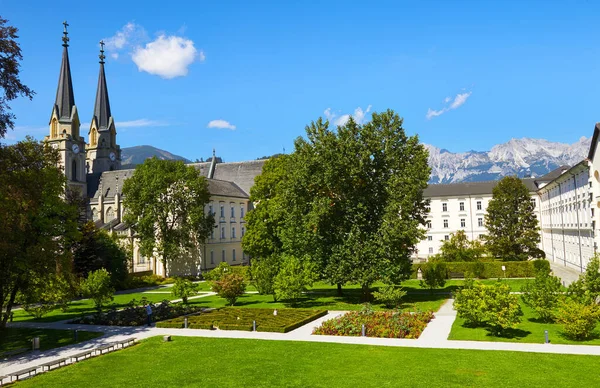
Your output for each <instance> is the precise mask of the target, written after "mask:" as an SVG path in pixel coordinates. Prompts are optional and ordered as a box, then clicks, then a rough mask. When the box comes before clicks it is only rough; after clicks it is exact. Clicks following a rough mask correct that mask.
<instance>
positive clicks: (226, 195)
mask: <svg viewBox="0 0 600 388" xmlns="http://www.w3.org/2000/svg"><path fill="white" fill-rule="evenodd" d="M64 24H65V27H64V31H63V38H62V40H63V51H62V61H61V65H60V73H59V79H58V88H57V92H56V100H55V102H54V105H53V107H52V113H51V115H50V122H49V135H48V136H46V137H45V139H44V140H45V141H46V142H47V143H48V144H49V145H50V146H52V147H53V148H55V149H57V150H58V151H59V153H60V157H61V159H60V165H61V167H62V168H63V171H64V172H65V175H66V178H67V185H68V187H69V188H70V189H72V190H75V191H77V192H79V193H81V195H82V196H84V197H85V198H86V199H87V215H88V218H89V219H90V220H92V221H94V222H95V223H96V225H97V226H98V227H99V228H102V229H106V230H109V231H114V232H116V233H117V234H118V235H120V236H121V237H123V241H124V243H127V244H131V246H132V247H133V258H132V262H131V269H132V271H134V272H140V271H152V272H153V273H155V274H157V275H161V276H166V275H169V276H172V275H197V274H199V273H201V272H202V271H204V270H208V269H211V268H214V267H216V266H217V265H218V264H219V263H220V262H227V263H229V264H231V265H241V264H247V263H248V257H247V255H245V254H244V252H243V251H242V246H241V240H242V237H243V236H244V233H245V231H246V225H245V220H244V217H245V215H246V213H247V212H248V210H250V207H251V204H250V201H249V197H250V194H249V193H250V187H251V186H252V185H253V184H254V178H255V177H256V176H257V175H259V174H260V173H261V171H262V166H263V164H264V161H263V160H257V161H248V162H235V163H217V162H216V160H217V158H216V157H213V158H212V161H211V162H206V163H195V164H191V165H192V166H194V167H195V168H197V169H198V170H199V171H200V172H201V174H202V175H203V176H204V177H206V178H207V181H208V189H209V192H210V202H209V203H208V204H207V206H206V212H212V213H214V214H215V227H214V229H213V231H212V233H211V235H210V236H209V238H208V239H207V241H206V242H205V243H204V244H202V245H201V246H198V247H197V248H196V249H193V250H192V251H190V252H189V254H188V255H186V257H181V258H180V259H179V260H177V262H176V263H172V264H170V266H169V273H168V274H165V273H164V270H163V265H162V262H161V257H160V256H158V255H154V256H152V257H144V256H142V255H141V254H140V252H139V248H138V246H137V243H136V239H135V235H134V234H133V232H132V231H131V229H130V228H129V227H128V226H127V225H126V224H125V223H123V221H122V217H123V213H124V210H125V209H124V208H123V194H122V188H123V183H124V181H125V180H127V178H129V177H130V176H131V175H132V174H133V172H134V170H133V169H123V168H122V166H121V148H120V147H119V145H118V143H117V128H116V122H115V119H114V118H113V116H112V112H111V108H110V101H109V94H108V87H107V81H106V74H105V70H104V65H105V62H104V59H105V56H104V51H103V43H102V42H100V44H101V49H100V55H99V59H100V61H99V64H100V71H99V75H98V87H97V90H96V100H95V104H94V111H93V113H92V118H91V122H90V127H89V129H88V136H87V139H88V141H87V142H86V140H85V139H84V138H83V137H82V136H81V134H80V125H81V122H80V120H79V112H78V110H77V105H76V104H75V95H74V92H73V82H72V78H71V67H70V62H69V50H68V47H69V37H68V32H67V26H68V24H66V22H65V23H64ZM213 155H214V151H213Z"/></svg>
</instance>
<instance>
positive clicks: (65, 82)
mask: <svg viewBox="0 0 600 388" xmlns="http://www.w3.org/2000/svg"><path fill="white" fill-rule="evenodd" d="M63 25H64V31H63V38H62V41H63V54H62V62H61V64H60V75H59V78H58V89H57V90H56V101H55V105H56V109H57V110H58V118H59V120H70V119H71V113H72V110H73V107H74V106H75V96H74V94H73V82H72V81H71V66H70V64H69V50H68V47H69V37H68V35H69V33H68V32H67V27H68V26H69V24H68V23H67V22H66V21H64V22H63Z"/></svg>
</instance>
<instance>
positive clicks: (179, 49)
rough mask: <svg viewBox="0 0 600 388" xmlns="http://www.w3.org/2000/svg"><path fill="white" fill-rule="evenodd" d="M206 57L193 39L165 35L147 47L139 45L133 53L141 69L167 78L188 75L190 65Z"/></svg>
mask: <svg viewBox="0 0 600 388" xmlns="http://www.w3.org/2000/svg"><path fill="white" fill-rule="evenodd" d="M204 58H205V57H204V53H202V52H200V54H198V50H196V48H195V47H194V42H193V41H191V40H189V39H185V38H182V37H179V36H165V35H160V36H159V37H158V38H157V39H156V40H155V41H153V42H150V43H147V44H146V46H145V47H137V48H136V49H135V50H134V51H133V54H132V55H131V59H133V62H135V64H136V65H137V67H138V69H139V70H140V71H145V72H147V73H150V74H156V75H158V76H160V77H162V78H166V79H170V78H175V77H181V76H184V75H187V73H188V66H189V65H191V64H192V63H193V62H194V61H195V60H204Z"/></svg>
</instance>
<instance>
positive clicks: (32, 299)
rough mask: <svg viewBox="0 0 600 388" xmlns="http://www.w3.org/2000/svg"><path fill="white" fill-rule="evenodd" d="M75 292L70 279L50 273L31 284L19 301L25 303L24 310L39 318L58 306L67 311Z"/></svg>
mask: <svg viewBox="0 0 600 388" xmlns="http://www.w3.org/2000/svg"><path fill="white" fill-rule="evenodd" d="M74 294H75V292H74V286H73V285H72V283H71V281H70V279H68V278H67V277H65V276H60V275H49V276H48V277H46V278H40V279H38V281H35V282H34V283H33V284H31V285H30V286H29V287H28V288H27V290H26V291H25V292H24V293H22V294H20V295H19V297H18V299H17V302H18V303H19V304H21V305H23V310H25V311H27V312H28V313H29V314H31V315H33V317H34V318H37V319H39V318H42V317H43V316H44V315H46V314H48V313H49V312H50V311H52V310H54V309H55V308H57V307H60V308H61V309H62V310H63V311H66V310H67V308H68V304H69V301H70V300H71V299H72V298H73V297H74Z"/></svg>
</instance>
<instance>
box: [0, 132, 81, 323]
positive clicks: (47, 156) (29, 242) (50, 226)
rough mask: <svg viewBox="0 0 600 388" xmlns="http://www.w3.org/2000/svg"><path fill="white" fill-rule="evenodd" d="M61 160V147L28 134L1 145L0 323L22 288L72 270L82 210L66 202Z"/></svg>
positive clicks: (24, 288)
mask: <svg viewBox="0 0 600 388" xmlns="http://www.w3.org/2000/svg"><path fill="white" fill-rule="evenodd" d="M58 161H59V154H58V151H56V150H54V149H52V148H51V147H49V146H47V145H45V144H43V143H41V142H38V141H35V140H33V139H32V138H30V137H28V138H27V139H26V140H24V141H22V142H19V143H17V144H15V145H11V146H2V145H0V182H2V184H0V214H1V215H2V216H1V217H0V311H5V314H4V316H3V317H2V321H1V323H0V327H4V326H5V325H6V320H7V319H8V317H9V315H10V311H11V309H12V306H13V304H14V301H15V297H16V295H17V293H18V292H27V290H28V288H30V287H31V286H32V285H33V284H34V283H40V278H41V279H44V278H45V277H47V276H51V275H56V273H57V272H60V271H65V272H68V271H70V259H71V257H70V250H69V249H68V248H69V247H70V246H71V245H72V243H73V242H74V241H76V240H77V239H78V231H77V217H78V209H77V207H76V206H74V205H72V204H69V203H68V202H67V201H66V200H65V186H66V180H65V175H64V173H63V172H62V170H61V168H60V167H58ZM41 282H43V281H41Z"/></svg>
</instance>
